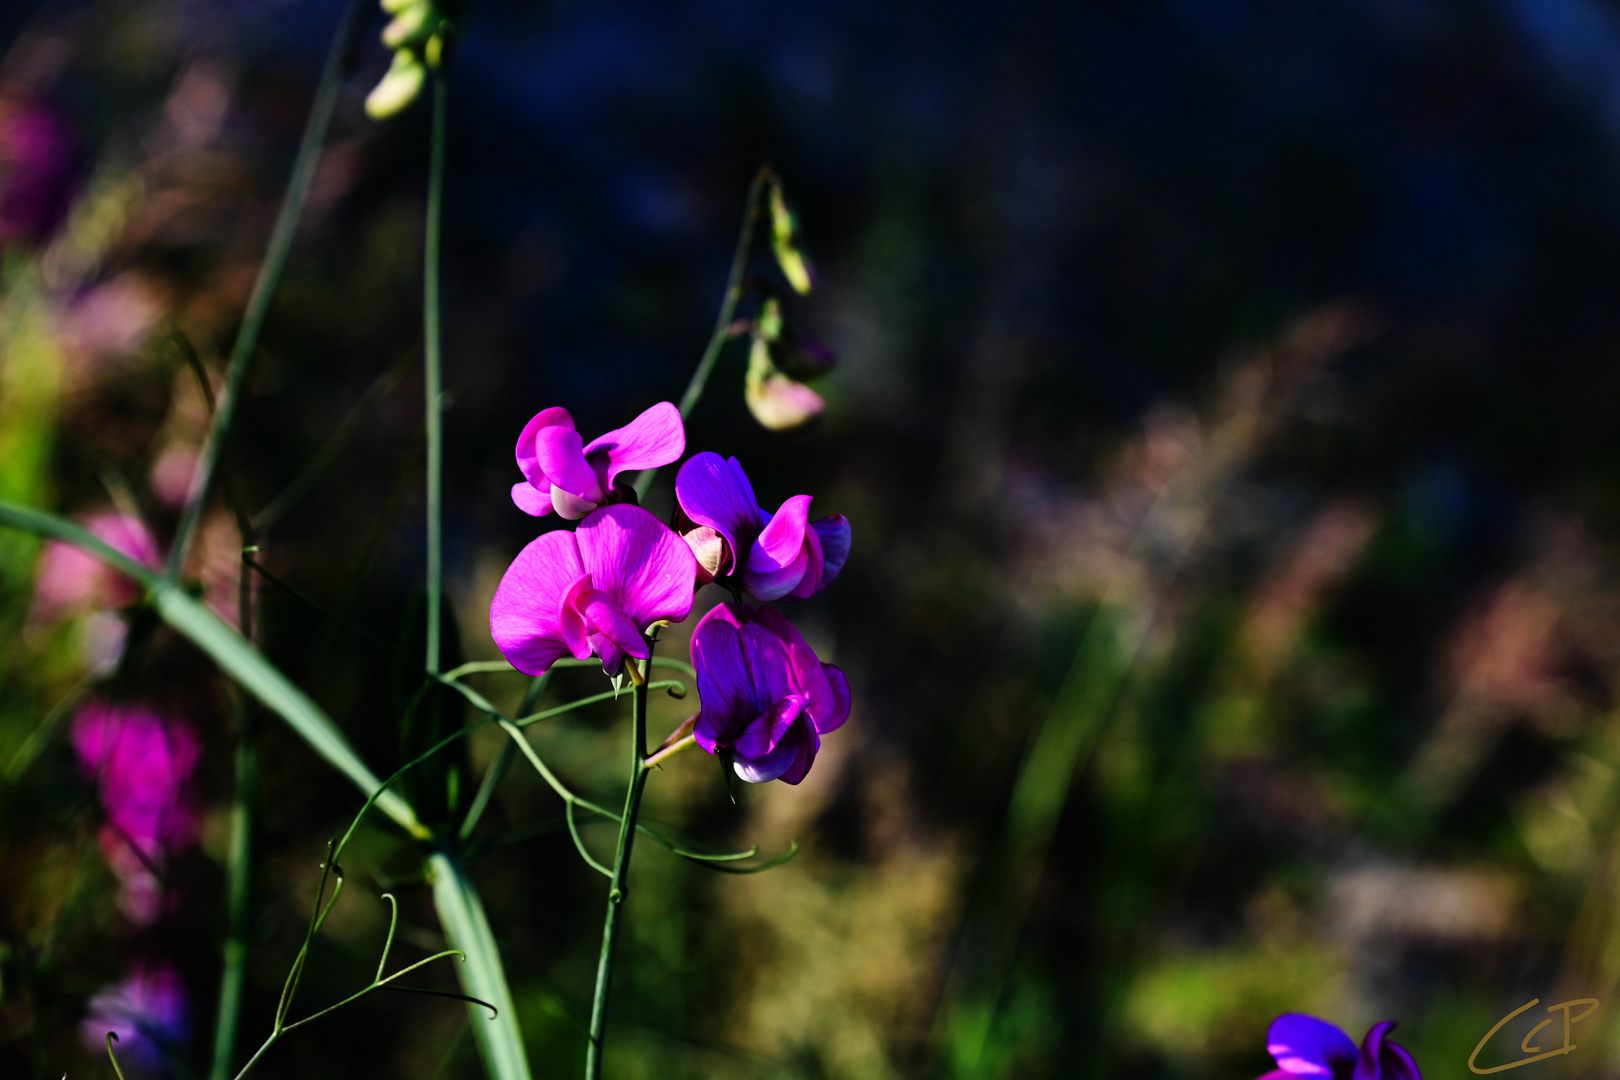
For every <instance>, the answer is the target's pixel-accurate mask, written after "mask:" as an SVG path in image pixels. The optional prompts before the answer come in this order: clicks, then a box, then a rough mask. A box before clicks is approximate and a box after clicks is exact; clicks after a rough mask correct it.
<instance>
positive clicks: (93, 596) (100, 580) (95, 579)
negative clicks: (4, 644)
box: [34, 511, 158, 620]
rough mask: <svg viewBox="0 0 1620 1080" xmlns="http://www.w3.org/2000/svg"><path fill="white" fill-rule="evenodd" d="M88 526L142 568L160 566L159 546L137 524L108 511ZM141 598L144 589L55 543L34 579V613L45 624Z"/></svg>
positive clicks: (90, 557)
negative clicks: (42, 619)
mask: <svg viewBox="0 0 1620 1080" xmlns="http://www.w3.org/2000/svg"><path fill="white" fill-rule="evenodd" d="M85 527H86V528H88V529H89V530H90V532H91V533H92V534H93V535H95V536H96V537H97V538H98V539H100V540H102V541H104V542H105V543H106V544H107V545H108V546H109V547H111V548H113V549H114V550H116V551H120V552H122V553H123V554H125V555H128V556H129V557H130V558H131V559H133V560H135V561H136V562H138V563H140V564H141V565H142V566H149V567H152V568H153V569H156V568H157V567H158V549H157V542H156V541H155V540H153V539H152V534H151V533H150V532H148V531H147V530H146V526H145V525H142V524H141V523H140V521H139V520H137V519H135V518H133V517H130V516H129V515H128V514H120V513H117V512H116V511H107V512H106V513H101V514H97V515H96V516H95V517H93V518H91V519H90V520H89V521H87V522H85ZM138 596H140V587H139V586H138V585H136V583H135V582H134V581H131V580H130V579H129V578H127V577H125V576H124V575H123V574H120V573H119V572H118V571H116V570H114V569H113V568H112V567H110V566H108V565H107V564H106V563H104V562H102V561H101V560H100V559H98V558H96V557H95V556H94V555H90V554H87V553H86V552H83V551H80V550H79V549H78V548H76V547H74V546H73V545H71V544H64V543H62V542H61V541H58V540H52V541H51V542H50V543H48V544H46V545H45V550H44V551H43V552H42V553H41V554H40V558H39V571H38V574H37V576H36V577H35V579H34V613H35V614H36V615H38V616H39V617H41V618H44V619H47V620H54V619H60V618H63V617H65V616H68V615H78V614H83V613H85V612H87V611H92V610H94V609H96V608H113V607H123V606H124V605H125V604H129V603H132V602H133V601H134V600H135V599H136V598H137V597H138Z"/></svg>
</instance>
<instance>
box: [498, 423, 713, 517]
mask: <svg viewBox="0 0 1620 1080" xmlns="http://www.w3.org/2000/svg"><path fill="white" fill-rule="evenodd" d="M685 452H686V428H685V427H684V426H682V424H681V413H680V410H679V409H677V408H675V406H674V405H672V404H670V403H669V402H667V401H660V402H659V403H658V404H657V405H654V406H653V407H652V408H650V409H648V410H647V411H646V412H644V413H642V414H641V415H640V416H638V417H636V418H635V419H634V420H632V421H630V422H629V423H628V424H626V425H625V426H624V427H622V428H616V429H615V430H613V431H610V432H608V433H607V434H606V435H603V436H601V437H599V438H596V439H592V440H591V441H590V442H589V443H586V442H584V440H583V439H582V438H581V437H580V434H579V432H578V431H575V430H574V418H573V417H572V416H570V415H569V414H568V410H567V409H564V408H561V407H559V406H554V407H552V408H550V409H544V410H542V411H541V412H539V413H537V414H535V417H534V419H533V420H530V421H529V422H528V423H527V424H525V425H524V426H523V433H522V434H521V435H519V436H518V441H517V463H518V468H519V469H521V470H522V471H523V477H524V479H523V483H521V484H514V485H512V501H513V502H514V503H516V504H517V507H518V509H519V510H522V511H523V512H524V513H525V514H532V515H534V516H535V517H543V516H545V515H546V514H549V513H551V511H553V510H555V511H557V513H558V514H560V515H561V516H562V517H564V518H567V519H568V520H569V521H577V520H578V519H580V518H582V517H584V516H585V515H586V514H588V513H590V512H591V511H592V510H595V509H596V508H597V507H599V506H604V505H606V504H608V503H613V502H626V501H633V499H634V497H633V496H632V495H630V494H629V493H627V492H626V493H621V492H617V491H615V490H614V484H615V483H617V481H618V478H619V474H620V473H622V472H636V471H639V470H641V469H656V468H658V467H659V466H662V465H668V464H669V463H670V462H672V461H676V460H679V458H680V456H681V455H682V454H683V453H685Z"/></svg>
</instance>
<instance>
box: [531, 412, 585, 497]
mask: <svg viewBox="0 0 1620 1080" xmlns="http://www.w3.org/2000/svg"><path fill="white" fill-rule="evenodd" d="M573 426H574V418H573V417H572V416H569V415H568V410H567V409H565V408H563V407H562V406H560V405H553V406H552V407H551V408H549V409H541V410H540V411H539V412H537V413H535V415H534V418H533V419H532V420H530V421H529V422H528V423H527V424H524V425H523V433H522V434H521V435H519V436H518V441H517V464H518V469H519V471H521V472H522V473H523V478H524V479H525V480H527V481H528V482H529V483H531V484H533V485H534V487H535V490H537V491H550V490H551V480H550V479H549V478H548V477H547V476H546V473H545V470H544V469H542V468H541V467H540V460H539V458H538V457H536V455H535V448H534V441H535V438H536V436H538V435H539V434H540V429H541V428H547V427H565V428H572V427H573Z"/></svg>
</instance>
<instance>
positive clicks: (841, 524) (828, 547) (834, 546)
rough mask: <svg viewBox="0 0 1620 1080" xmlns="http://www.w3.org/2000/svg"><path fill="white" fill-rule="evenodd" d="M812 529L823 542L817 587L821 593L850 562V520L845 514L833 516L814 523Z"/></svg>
mask: <svg viewBox="0 0 1620 1080" xmlns="http://www.w3.org/2000/svg"><path fill="white" fill-rule="evenodd" d="M810 527H811V528H812V529H814V530H815V531H816V536H817V537H819V538H820V540H821V556H822V566H821V582H820V584H818V585H817V586H816V591H817V592H820V591H821V590H822V589H825V588H826V587H827V586H828V585H831V584H832V582H833V579H834V578H836V577H837V576H838V575H839V573H841V572H842V571H843V569H844V563H845V562H847V561H849V544H850V529H849V519H848V518H846V517H845V516H844V515H843V514H833V515H832V516H831V517H824V518H822V519H821V520H819V521H812V522H811V523H810Z"/></svg>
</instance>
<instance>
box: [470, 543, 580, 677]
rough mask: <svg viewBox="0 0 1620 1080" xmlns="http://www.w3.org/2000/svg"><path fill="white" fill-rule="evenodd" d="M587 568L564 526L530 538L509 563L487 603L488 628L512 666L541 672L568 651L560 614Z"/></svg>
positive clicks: (524, 670)
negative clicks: (531, 539) (569, 591)
mask: <svg viewBox="0 0 1620 1080" xmlns="http://www.w3.org/2000/svg"><path fill="white" fill-rule="evenodd" d="M584 572H585V568H584V567H583V566H582V565H581V563H580V558H579V548H578V546H577V544H576V543H575V540H574V534H573V533H570V532H565V531H562V530H558V531H556V532H548V533H545V534H544V535H542V536H540V537H538V538H536V539H535V540H533V541H531V542H530V543H529V545H528V546H527V547H525V548H524V549H523V550H522V551H520V552H519V553H518V557H517V558H516V559H513V560H512V565H511V566H509V567H507V568H506V573H505V574H504V575H503V576H502V577H501V583H500V585H499V586H497V587H496V589H495V599H494V600H493V601H492V602H491V603H490V605H489V629H490V634H491V635H492V636H493V637H494V638H495V644H496V645H497V646H498V647H499V648H500V650H501V654H502V655H503V656H505V657H506V659H507V660H508V661H510V662H511V664H512V666H513V667H515V668H517V669H518V670H519V671H521V672H523V673H524V674H526V675H540V674H543V673H545V672H546V671H547V670H549V669H550V667H551V665H552V664H553V663H555V662H556V661H558V660H560V659H561V658H562V657H564V656H567V655H568V654H569V649H568V646H567V644H566V643H565V642H564V640H563V633H562V625H561V623H560V622H559V621H558V614H559V612H560V610H561V606H562V601H563V598H564V597H565V596H566V595H567V593H568V590H569V587H570V586H572V585H573V584H574V582H576V581H577V580H579V577H580V575H582V574H583V573H584Z"/></svg>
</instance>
